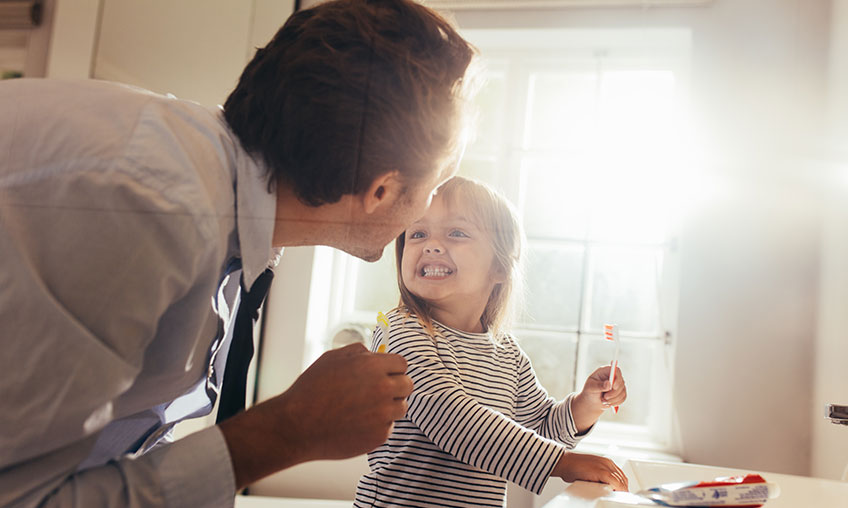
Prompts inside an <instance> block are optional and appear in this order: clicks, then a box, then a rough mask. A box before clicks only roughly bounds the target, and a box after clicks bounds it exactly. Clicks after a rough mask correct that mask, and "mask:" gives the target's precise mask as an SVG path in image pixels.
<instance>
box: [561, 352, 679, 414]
mask: <svg viewBox="0 0 848 508" xmlns="http://www.w3.org/2000/svg"><path fill="white" fill-rule="evenodd" d="M658 344H660V343H659V342H658V341H639V340H636V341H633V340H623V341H622V344H621V351H620V352H619V356H618V366H619V368H620V369H621V375H622V377H623V378H624V380H625V381H626V382H627V400H626V401H625V403H624V404H622V405H621V407H620V408H619V410H618V414H616V413H615V412H614V411H612V410H609V411H605V412H604V414H603V415H602V416H601V418H602V419H603V420H606V421H610V422H617V423H631V424H636V425H645V424H647V421H648V415H649V413H650V409H651V390H650V388H651V386H653V380H652V379H651V377H652V372H654V370H655V369H659V368H662V369H664V367H661V366H659V365H654V361H655V359H656V357H657V355H656V354H654V353H655V349H656V348H657V347H658ZM613 356H614V345H613V343H612V342H611V341H608V340H604V339H603V338H601V337H600V336H598V335H584V336H582V337H581V340H580V365H579V366H578V369H577V387H576V389H577V390H581V389H583V383H585V382H586V379H587V378H588V377H589V374H591V373H592V372H594V371H595V369H597V368H598V367H603V366H609V365H610V362H612V359H613Z"/></svg>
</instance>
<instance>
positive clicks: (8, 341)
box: [0, 168, 235, 508]
mask: <svg viewBox="0 0 848 508" xmlns="http://www.w3.org/2000/svg"><path fill="white" fill-rule="evenodd" d="M115 169H116V171H114V172H113V173H110V174H109V175H108V177H107V175H106V172H105V170H104V171H96V170H94V171H89V172H88V173H86V174H85V175H82V176H81V175H76V174H73V173H71V172H69V171H65V172H57V173H56V174H52V175H46V174H45V173H48V172H50V171H51V169H50V168H47V169H44V170H43V172H42V173H41V174H30V175H28V177H27V178H26V179H23V178H22V179H20V180H19V181H17V182H16V181H14V180H13V181H12V184H10V185H5V186H0V259H2V260H3V265H4V266H3V268H2V269H0V286H2V291H0V323H2V329H3V333H2V335H3V349H4V351H3V355H0V372H2V373H3V375H2V376H0V393H2V394H3V397H0V414H2V415H3V418H0V506H4V507H12V506H13V507H35V506H38V507H52V506H62V507H92V508H96V507H101V506H104V507H105V506H109V507H130V508H148V507H161V506H227V505H229V506H231V505H232V503H233V496H234V489H235V487H234V479H233V472H232V470H231V464H230V458H229V455H228V452H227V450H226V444H225V443H224V441H223V438H222V436H221V435H220V432H219V431H217V429H208V430H206V431H203V432H201V433H198V434H197V435H193V436H189V437H188V438H186V439H183V440H180V441H177V442H175V443H173V444H171V445H168V446H162V447H160V448H157V449H156V450H154V451H152V452H150V453H149V454H147V455H144V456H141V457H138V458H136V459H132V458H129V457H125V458H121V459H119V460H116V461H113V462H110V463H108V464H106V465H104V466H101V467H95V468H91V469H87V470H84V471H77V466H78V464H80V462H81V461H82V460H83V459H85V457H86V456H87V455H88V453H89V451H90V450H91V447H92V446H93V444H94V442H95V441H96V438H97V434H98V432H99V430H100V429H102V428H103V427H104V426H105V425H106V424H107V423H109V422H110V421H111V420H112V419H113V418H117V417H121V416H126V414H127V413H126V408H124V407H122V398H121V396H122V394H123V393H124V392H126V391H127V390H128V389H129V388H130V387H132V386H133V383H134V381H135V379H136V377H137V376H138V374H139V373H140V372H141V371H142V369H145V370H146V369H148V368H153V369H156V368H157V367H156V366H155V365H149V364H146V363H145V360H146V349H147V347H148V345H149V344H150V342H151V341H152V339H153V338H154V336H156V334H157V333H160V332H162V330H160V329H159V327H160V325H161V323H163V322H164V321H163V316H165V315H167V314H168V313H169V312H173V311H175V310H180V309H181V307H184V306H188V307H191V306H192V305H189V302H195V303H196V302H197V301H198V300H197V298H200V295H201V294H205V295H206V296H204V297H203V298H204V299H203V300H200V301H206V302H208V301H209V300H208V299H209V297H210V296H209V295H211V294H212V293H213V291H214V289H213V288H214V282H212V283H211V285H209V284H206V285H204V284H205V283H198V280H200V279H202V277H200V276H199V273H204V272H207V271H209V270H212V272H213V273H215V267H214V262H213V258H214V256H213V255H212V253H213V252H215V250H214V247H215V246H214V245H210V239H212V238H214V234H212V231H211V230H210V229H209V228H210V226H212V224H209V223H204V221H203V220H199V218H198V216H197V214H196V213H194V212H193V211H189V210H187V209H186V207H185V206H184V205H183V204H179V203H176V202H174V201H171V200H168V199H166V198H164V197H163V194H162V193H160V192H157V189H151V188H150V187H149V186H148V185H147V184H142V183H140V182H139V181H138V179H137V178H129V177H127V178H125V179H124V178H122V177H121V174H122V173H121V171H120V168H115ZM152 171H153V170H149V171H148V172H149V173H152ZM48 176H49V178H47V177H48ZM105 181H108V185H104V183H103V182H105ZM155 181H157V179H156V177H155V176H154V177H151V178H150V182H155ZM163 184H164V185H168V184H169V182H167V181H166V182H164V183H163ZM214 277H215V276H214V275H213V276H212V278H214ZM206 286H209V287H206ZM194 306H195V307H196V305H194ZM200 315H201V314H198V313H195V315H193V316H187V317H186V319H185V322H184V326H185V329H184V330H183V329H180V330H169V332H171V333H173V334H174V336H179V337H181V338H182V340H181V341H179V344H177V343H175V344H174V346H173V347H174V348H175V349H179V348H185V347H186V346H185V344H183V342H185V343H187V344H189V345H191V344H193V342H194V341H195V340H196V338H195V336H191V335H189V336H185V335H183V333H182V332H184V331H186V330H193V333H194V334H197V333H199V332H203V331H204V330H198V329H197V328H200V323H202V322H203V321H202V319H201V318H200ZM202 315H203V316H207V315H208V310H207V309H206V307H205V306H204V309H203V314H202ZM186 356H187V355H186ZM175 358H176V359H175V361H182V362H183V364H185V363H186V359H185V356H182V357H181V356H180V355H175ZM180 358H181V359H180ZM169 386H170V383H169V380H168V379H163V380H162V381H161V382H159V383H157V384H154V385H151V386H149V387H147V393H148V394H149V396H150V397H152V399H151V400H161V398H162V397H163V396H167V395H163V392H162V391H161V390H167V388H168V387H169ZM134 389H138V387H135V388H134ZM165 393H167V392H165ZM157 398H158V399H157ZM201 480H202V481H203V485H200V484H199V481H201Z"/></svg>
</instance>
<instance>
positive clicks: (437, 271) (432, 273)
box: [419, 265, 453, 277]
mask: <svg viewBox="0 0 848 508" xmlns="http://www.w3.org/2000/svg"><path fill="white" fill-rule="evenodd" d="M452 273H453V270H451V269H450V268H448V267H446V266H436V265H424V266H423V267H422V268H421V271H420V272H419V275H421V276H422V277H447V276H448V275H450V274H452Z"/></svg>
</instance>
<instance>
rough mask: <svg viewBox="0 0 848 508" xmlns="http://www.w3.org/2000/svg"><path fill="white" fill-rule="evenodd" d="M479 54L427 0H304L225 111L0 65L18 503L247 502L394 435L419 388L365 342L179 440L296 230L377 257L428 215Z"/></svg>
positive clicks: (309, 240) (6, 331) (3, 390)
mask: <svg viewBox="0 0 848 508" xmlns="http://www.w3.org/2000/svg"><path fill="white" fill-rule="evenodd" d="M472 56H473V50H472V48H471V47H470V46H469V45H468V44H467V43H466V42H465V41H464V40H462V38H461V37H459V35H457V33H456V32H455V31H454V29H453V28H452V27H451V26H450V25H449V24H448V23H446V22H445V21H444V20H443V19H442V18H440V17H439V16H438V15H437V14H435V13H434V12H432V11H430V10H429V9H426V8H424V7H422V6H420V5H418V4H416V3H414V2H413V1H411V0H343V1H334V2H328V3H326V4H322V5H319V6H318V7H315V8H313V9H309V10H306V11H301V12H298V13H295V14H294V15H293V16H292V17H291V18H290V19H289V20H288V21H287V22H286V24H285V25H284V26H283V27H282V28H281V30H280V31H279V32H278V33H277V35H276V36H275V37H274V39H273V41H272V42H271V43H269V44H268V46H267V47H265V48H263V49H260V50H258V51H257V53H256V56H255V57H254V59H253V60H252V61H251V62H250V63H249V64H248V66H247V67H246V68H245V70H244V73H243V75H242V77H241V79H240V81H239V84H238V86H237V87H236V89H235V90H234V91H233V92H232V94H231V95H230V97H229V98H228V99H227V101H226V104H225V105H224V107H223V111H222V112H221V111H213V110H208V109H206V108H203V107H201V106H199V105H197V104H194V103H190V102H187V101H181V100H177V99H173V98H166V97H162V96H159V95H156V94H152V93H148V92H145V91H143V90H138V89H132V88H129V87H124V86H120V85H115V84H110V83H103V82H95V81H78V82H63V81H50V80H14V81H10V82H4V83H2V84H0V111H2V114H0V132H2V136H0V260H2V264H0V340H2V349H3V354H2V356H0V411H2V415H3V416H2V418H0V506H15V507H18V506H26V507H30V506H33V507H34V506H81V507H98V506H129V507H153V506H188V507H206V506H231V505H232V503H233V497H234V494H235V492H236V491H237V490H238V489H240V488H242V487H244V486H246V485H248V484H250V483H251V482H253V481H255V480H257V479H259V478H261V477H263V476H266V475H268V474H271V473H273V472H275V471H279V470H281V469H284V468H286V467H289V466H291V465H294V464H297V463H300V462H304V461H308V460H315V459H334V458H344V457H350V456H354V455H358V454H361V453H364V452H366V451H368V450H370V449H372V448H374V447H375V446H377V445H379V444H380V443H382V442H383V441H384V440H385V438H386V436H387V435H388V432H389V430H390V428H391V424H392V421H394V420H395V419H397V418H400V417H401V416H402V415H403V414H404V413H405V411H406V403H405V401H404V399H405V397H406V396H407V395H408V394H409V393H410V392H411V390H412V386H411V382H410V380H409V378H408V377H406V376H405V375H404V372H405V369H406V364H405V362H404V360H403V359H402V358H401V357H399V356H396V355H378V354H372V353H369V352H367V351H366V350H365V349H364V348H363V347H362V346H359V345H354V346H348V347H345V348H341V349H339V350H335V351H331V352H328V353H326V354H325V355H324V356H322V357H321V358H320V359H318V360H317V361H316V362H315V363H314V364H313V365H312V366H311V367H310V368H309V369H307V371H306V372H304V373H303V374H302V375H301V376H300V377H299V378H298V379H297V381H296V382H295V383H294V384H293V386H292V387H291V388H290V389H289V390H287V391H286V392H285V393H283V394H281V395H279V396H277V397H275V398H272V399H270V400H268V401H266V402H263V403H261V404H259V405H257V406H254V407H252V408H250V409H248V410H246V411H243V412H239V413H237V414H236V415H235V416H233V417H231V418H229V419H226V420H224V421H223V422H221V423H220V424H219V425H217V426H214V427H212V428H209V429H205V430H203V431H200V432H198V433H196V434H193V435H191V436H188V437H187V438H185V439H182V440H179V441H176V442H174V443H166V442H164V440H163V439H162V438H163V437H164V436H166V435H167V433H168V430H169V429H170V428H171V427H172V426H173V424H174V423H176V422H177V421H180V420H181V419H184V418H187V417H195V416H199V415H202V414H208V412H209V411H210V410H211V407H212V405H213V404H214V402H215V399H216V398H217V393H218V391H219V390H220V386H221V383H222V377H223V365H224V364H225V361H226V357H227V354H228V353H227V352H228V350H229V345H230V340H231V336H232V333H233V332H232V330H233V328H234V324H237V322H238V319H237V318H236V317H235V316H236V315H237V312H236V310H235V309H234V307H236V306H237V305H238V303H237V302H238V301H239V300H240V299H241V298H242V296H238V297H237V296H235V295H236V294H237V293H238V286H239V282H240V283H241V286H242V288H243V290H244V291H245V292H244V293H242V295H247V294H252V292H253V290H252V289H251V288H253V287H255V285H254V283H255V282H256V281H257V280H259V279H260V278H261V277H264V272H265V271H266V269H267V268H269V267H273V265H274V264H275V260H276V257H277V255H278V248H279V247H284V246H289V245H329V246H333V247H336V248H339V249H342V250H344V251H346V252H349V253H351V254H353V255H355V256H358V257H360V258H363V259H366V260H375V259H378V258H379V257H380V254H381V252H382V250H383V247H384V246H385V245H386V244H387V243H388V242H389V241H391V240H392V239H393V238H394V237H396V236H397V235H398V234H399V233H401V232H402V231H403V229H404V228H405V227H406V226H407V225H408V224H409V223H411V222H412V221H413V220H414V219H416V218H417V217H418V216H420V215H421V214H422V213H423V211H424V210H425V209H426V207H427V206H428V204H429V199H430V196H431V194H432V192H433V189H435V188H436V187H437V185H438V184H439V183H441V182H442V181H444V180H445V179H447V178H448V177H450V176H451V175H452V174H453V172H454V168H455V166H456V161H457V157H458V153H459V151H460V150H459V145H460V143H458V141H457V140H458V139H460V137H461V136H460V134H459V133H460V130H461V128H462V122H461V120H462V118H463V115H462V111H461V110H462V109H463V107H464V105H465V103H466V102H467V101H466V96H465V94H466V89H467V87H466V86H465V83H466V81H467V80H465V79H464V75H465V73H466V68H467V67H468V65H469V62H470V60H471V59H472ZM281 283H283V284H285V281H281ZM233 288H235V289H233ZM260 301H261V299H260ZM234 322H235V323H234ZM290 339H291V340H297V338H296V337H292V338H290ZM228 372H229V371H228Z"/></svg>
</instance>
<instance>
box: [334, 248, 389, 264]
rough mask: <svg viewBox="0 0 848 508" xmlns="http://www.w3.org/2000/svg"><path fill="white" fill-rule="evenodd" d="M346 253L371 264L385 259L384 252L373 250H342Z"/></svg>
mask: <svg viewBox="0 0 848 508" xmlns="http://www.w3.org/2000/svg"><path fill="white" fill-rule="evenodd" d="M342 250H343V251H345V252H346V253H348V254H350V255H351V256H354V257H357V258H359V259H361V260H363V261H367V262H369V263H373V262H375V261H379V260H380V258H382V257H383V250H382V249H381V250H378V251H373V250H364V249H363V250H359V249H342Z"/></svg>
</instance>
